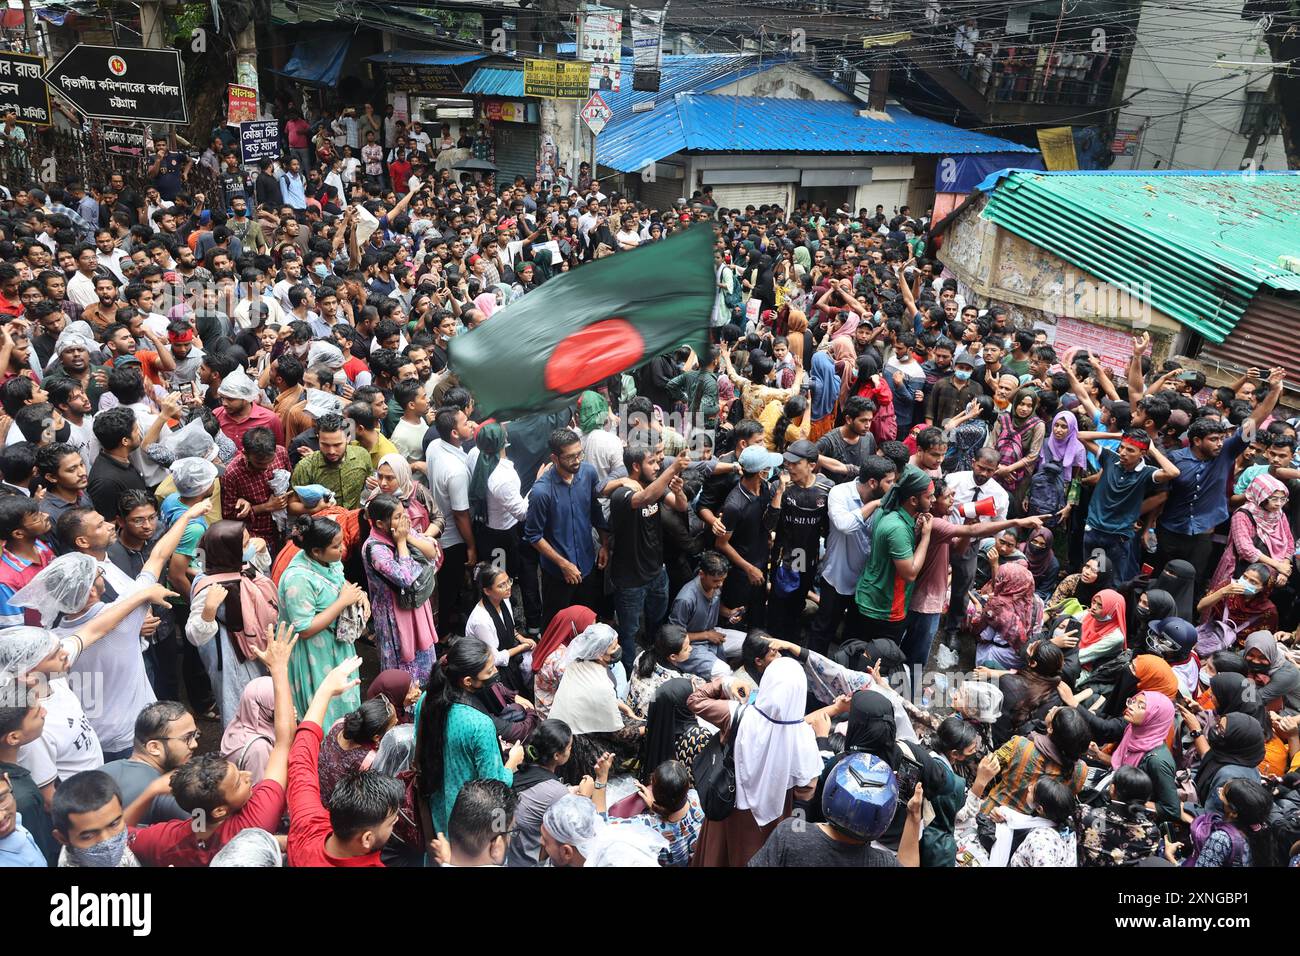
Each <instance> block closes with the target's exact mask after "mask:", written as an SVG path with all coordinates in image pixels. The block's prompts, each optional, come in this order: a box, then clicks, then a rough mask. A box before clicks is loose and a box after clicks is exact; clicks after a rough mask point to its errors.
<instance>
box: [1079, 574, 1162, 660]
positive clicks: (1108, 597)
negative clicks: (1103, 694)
mask: <svg viewBox="0 0 1300 956" xmlns="http://www.w3.org/2000/svg"><path fill="white" fill-rule="evenodd" d="M1094 598H1100V599H1101V609H1102V611H1103V612H1104V613H1105V615H1106V620H1104V621H1099V620H1097V618H1096V617H1094V616H1093V613H1092V611H1090V610H1089V611H1087V613H1085V614H1084V615H1083V621H1082V624H1081V626H1080V628H1079V650H1083V649H1084V648H1085V647H1091V646H1092V645H1093V644H1096V643H1097V642H1098V641H1100V640H1101V639H1102V638H1103V637H1105V636H1106V635H1107V634H1109V633H1110V632H1111V631H1113V630H1115V629H1116V628H1119V632H1120V636H1121V637H1125V646H1126V647H1127V646H1128V641H1127V637H1126V635H1127V634H1128V631H1127V630H1126V629H1125V626H1124V625H1125V621H1124V598H1123V596H1122V595H1121V594H1120V593H1119V592H1118V591H1112V590H1111V589H1110V588H1107V589H1106V590H1104V591H1098V592H1097V593H1096V594H1095V595H1094ZM1091 603H1092V602H1091V601H1090V602H1089V604H1091ZM1166 666H1168V665H1166Z"/></svg>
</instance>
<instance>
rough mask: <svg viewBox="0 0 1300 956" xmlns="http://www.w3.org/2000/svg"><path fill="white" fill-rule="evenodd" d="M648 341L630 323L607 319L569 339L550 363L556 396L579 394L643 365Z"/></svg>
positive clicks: (547, 380) (549, 384)
mask: <svg viewBox="0 0 1300 956" xmlns="http://www.w3.org/2000/svg"><path fill="white" fill-rule="evenodd" d="M644 355H645V340H644V339H643V338H641V333H640V332H638V331H637V328H636V326H635V325H633V324H632V323H631V322H628V321H627V320H626V319H603V320H601V321H600V322H596V323H593V324H592V325H588V326H587V327H586V328H583V329H579V330H578V331H577V332H574V333H573V334H572V335H569V336H566V337H565V338H564V340H563V341H561V342H560V344H559V345H557V346H556V347H555V351H554V352H552V353H551V357H550V358H549V359H547V360H546V371H545V374H544V378H543V381H544V382H545V384H546V387H547V388H548V389H550V390H551V391H553V392H577V391H581V390H582V389H584V388H586V387H587V386H588V385H591V384H593V383H595V382H599V381H600V380H601V379H605V378H609V377H610V376H611V375H617V374H618V373H619V372H621V371H623V370H624V369H625V368H628V367H629V366H631V365H635V364H636V363H637V362H639V361H641V358H642V356H644Z"/></svg>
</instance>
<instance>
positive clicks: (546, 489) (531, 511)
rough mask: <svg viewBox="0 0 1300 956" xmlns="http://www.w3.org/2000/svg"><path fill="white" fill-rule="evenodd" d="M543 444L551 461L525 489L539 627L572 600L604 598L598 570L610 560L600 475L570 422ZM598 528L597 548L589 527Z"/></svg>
mask: <svg viewBox="0 0 1300 956" xmlns="http://www.w3.org/2000/svg"><path fill="white" fill-rule="evenodd" d="M547 445H548V447H549V448H550V451H551V464H550V466H548V467H546V469H545V471H544V472H543V473H542V475H541V477H539V478H538V479H537V482H536V483H535V484H534V485H533V487H532V490H531V491H530V492H529V493H528V518H527V519H526V520H525V522H524V540H525V541H527V542H528V543H529V544H531V545H532V546H533V547H534V548H535V549H536V550H537V553H538V554H539V555H541V562H540V563H541V567H542V575H541V577H542V627H543V629H544V628H545V627H546V625H547V624H549V623H550V621H551V618H552V617H554V616H555V613H556V612H557V611H559V610H560V609H562V608H566V607H568V606H569V605H571V604H581V605H583V606H584V607H589V608H592V609H593V610H598V609H599V607H600V604H601V601H602V598H603V596H604V595H603V588H602V586H601V575H599V574H594V573H592V572H593V570H595V571H603V570H604V568H605V565H606V563H607V562H608V560H609V546H608V541H609V530H608V529H609V522H608V521H606V519H605V513H604V511H603V509H602V508H601V505H600V499H599V497H598V496H599V494H600V490H601V484H600V478H599V477H598V476H597V474H596V469H595V468H594V467H592V465H591V464H590V463H589V462H585V461H583V460H582V459H583V455H582V439H581V438H579V437H578V433H577V432H575V431H574V430H573V429H571V428H558V429H556V430H555V431H554V432H552V433H551V437H550V439H549V440H548V441H547ZM593 528H595V529H596V530H598V531H599V532H600V548H599V550H598V549H597V548H596V547H595V545H594V543H593V541H592V535H591V532H592V529H593Z"/></svg>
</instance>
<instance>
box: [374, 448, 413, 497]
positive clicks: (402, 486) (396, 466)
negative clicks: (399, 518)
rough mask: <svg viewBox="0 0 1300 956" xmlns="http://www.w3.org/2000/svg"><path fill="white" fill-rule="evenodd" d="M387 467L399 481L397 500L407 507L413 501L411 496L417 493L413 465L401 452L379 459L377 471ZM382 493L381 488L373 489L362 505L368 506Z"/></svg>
mask: <svg viewBox="0 0 1300 956" xmlns="http://www.w3.org/2000/svg"><path fill="white" fill-rule="evenodd" d="M384 465H387V466H388V467H389V468H391V469H392V470H393V477H394V478H395V479H397V495H396V496H397V500H398V501H400V502H402V504H403V505H406V504H407V503H408V502H409V501H410V500H411V495H412V494H413V493H414V492H415V480H414V479H413V478H412V476H411V463H410V462H408V461H407V460H406V456H405V455H403V454H401V453H400V452H389V453H388V454H387V455H385V456H384V457H383V458H381V459H379V464H378V465H376V466H375V471H376V472H378V471H379V469H380V468H383V467H384ZM380 493H381V492H380V491H379V486H378V485H376V486H375V487H373V488H371V489H370V490H369V491H367V492H366V493H365V495H364V496H362V498H361V504H362V505H363V506H364V505H368V504H370V502H371V500H372V499H374V498H375V497H377V496H378V495H379V494H380Z"/></svg>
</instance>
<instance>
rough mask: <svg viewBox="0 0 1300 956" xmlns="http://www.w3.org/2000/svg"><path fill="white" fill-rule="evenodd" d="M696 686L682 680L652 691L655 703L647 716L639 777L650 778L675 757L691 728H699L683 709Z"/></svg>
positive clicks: (670, 682) (676, 678)
mask: <svg viewBox="0 0 1300 956" xmlns="http://www.w3.org/2000/svg"><path fill="white" fill-rule="evenodd" d="M694 689H695V685H694V684H692V683H691V682H690V680H689V679H688V678H685V677H674V678H673V679H672V680H669V681H664V682H663V683H662V684H660V685H659V689H658V690H657V691H655V696H654V700H652V701H651V702H650V710H649V712H648V713H647V714H646V726H645V749H644V751H643V756H642V760H641V772H642V773H641V775H642V776H643V777H644V778H645V779H647V780H648V779H649V778H650V774H652V773H654V771H655V768H656V767H658V766H659V765H660V764H661V763H663V762H664V761H665V760H672V759H673V758H674V757H675V756H676V754H677V739H678V738H679V737H681V735H682V734H684V733H686V732H687V731H688V730H690V729H691V728H692V727H698V726H699V724H698V723H697V722H696V720H695V715H694V714H692V713H691V712H690V710H689V709H688V708H687V706H686V698H688V697H690V696H691V691H693V690H694Z"/></svg>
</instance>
